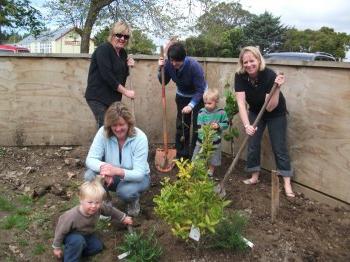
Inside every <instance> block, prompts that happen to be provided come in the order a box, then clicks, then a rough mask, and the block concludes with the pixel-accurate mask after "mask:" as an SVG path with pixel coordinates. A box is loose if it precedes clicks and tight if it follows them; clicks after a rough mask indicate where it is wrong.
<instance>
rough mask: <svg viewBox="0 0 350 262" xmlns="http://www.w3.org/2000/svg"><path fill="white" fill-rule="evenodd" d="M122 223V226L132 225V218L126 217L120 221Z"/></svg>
mask: <svg viewBox="0 0 350 262" xmlns="http://www.w3.org/2000/svg"><path fill="white" fill-rule="evenodd" d="M122 223H123V224H124V225H132V224H133V221H132V218H131V217H129V216H126V217H125V218H124V220H123V221H122Z"/></svg>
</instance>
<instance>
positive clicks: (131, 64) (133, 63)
mask: <svg viewBox="0 0 350 262" xmlns="http://www.w3.org/2000/svg"><path fill="white" fill-rule="evenodd" d="M127 64H128V66H130V67H133V66H134V65H135V60H134V58H132V57H128V60H127Z"/></svg>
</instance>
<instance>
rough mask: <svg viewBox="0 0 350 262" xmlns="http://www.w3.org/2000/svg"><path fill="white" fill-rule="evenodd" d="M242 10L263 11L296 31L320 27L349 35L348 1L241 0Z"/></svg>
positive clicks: (349, 16)
mask: <svg viewBox="0 0 350 262" xmlns="http://www.w3.org/2000/svg"><path fill="white" fill-rule="evenodd" d="M240 2H241V4H242V6H243V8H244V9H246V10H248V11H249V12H251V13H254V14H257V15H258V14H261V13H264V12H265V10H266V11H268V12H269V13H272V14H273V16H277V17H280V21H281V23H282V24H284V25H287V26H294V27H295V28H296V29H299V30H304V29H313V30H318V29H320V28H321V27H322V26H327V27H330V28H333V29H334V30H335V31H336V32H345V33H347V34H350V1H349V0H332V1H330V0H241V1H240Z"/></svg>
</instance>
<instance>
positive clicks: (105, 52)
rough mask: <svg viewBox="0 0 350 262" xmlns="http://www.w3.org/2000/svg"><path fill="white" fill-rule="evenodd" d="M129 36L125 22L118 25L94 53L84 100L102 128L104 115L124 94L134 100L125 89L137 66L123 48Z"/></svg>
mask: <svg viewBox="0 0 350 262" xmlns="http://www.w3.org/2000/svg"><path fill="white" fill-rule="evenodd" d="M130 37H131V28H130V27H129V26H128V25H127V24H126V23H124V22H116V23H114V24H113V25H112V27H111V28H110V32H109V36H108V39H107V40H108V41H107V42H106V43H104V44H102V45H100V46H99V47H97V49H96V50H95V52H94V53H93V54H92V57H91V64H90V69H89V75H88V85H87V88H86V92H85V98H86V101H87V103H88V105H89V107H90V108H91V110H92V112H93V114H94V116H95V119H96V122H97V123H98V127H101V126H103V119H104V113H105V112H106V110H107V108H108V107H109V106H110V105H111V104H112V103H113V102H116V101H121V99H122V96H123V95H125V96H126V97H129V98H134V97H135V92H134V91H133V90H128V89H126V88H125V82H126V79H127V77H128V75H129V66H134V63H135V61H134V59H132V58H128V55H127V53H126V51H125V49H124V48H125V47H126V46H127V44H128V42H129V41H130Z"/></svg>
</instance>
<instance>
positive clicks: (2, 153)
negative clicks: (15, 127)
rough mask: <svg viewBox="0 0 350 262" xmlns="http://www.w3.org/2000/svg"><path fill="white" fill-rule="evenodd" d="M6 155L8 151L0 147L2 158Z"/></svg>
mask: <svg viewBox="0 0 350 262" xmlns="http://www.w3.org/2000/svg"><path fill="white" fill-rule="evenodd" d="M5 154H6V150H5V148H3V147H0V157H3V156H4V155H5Z"/></svg>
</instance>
